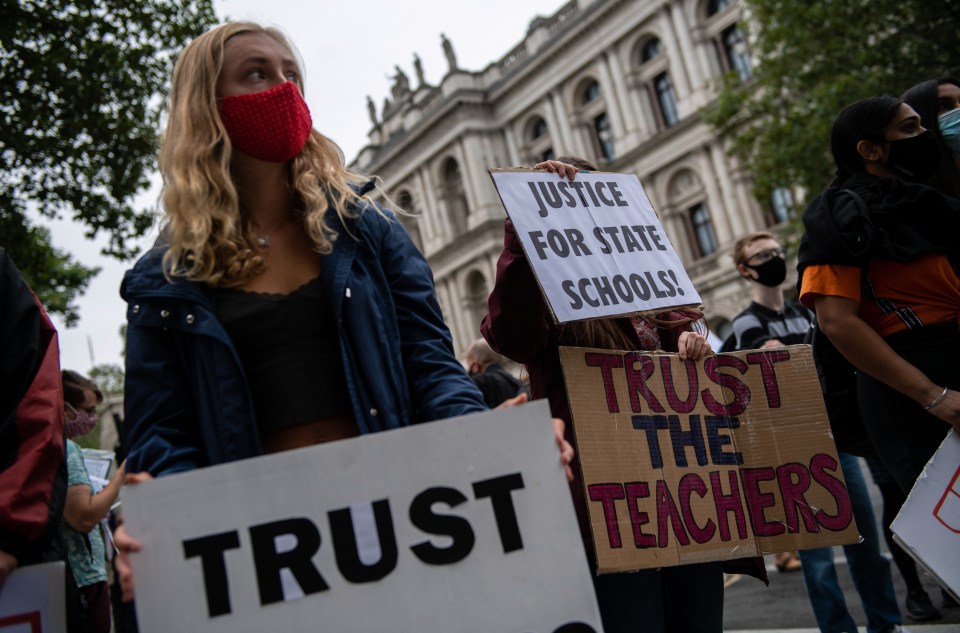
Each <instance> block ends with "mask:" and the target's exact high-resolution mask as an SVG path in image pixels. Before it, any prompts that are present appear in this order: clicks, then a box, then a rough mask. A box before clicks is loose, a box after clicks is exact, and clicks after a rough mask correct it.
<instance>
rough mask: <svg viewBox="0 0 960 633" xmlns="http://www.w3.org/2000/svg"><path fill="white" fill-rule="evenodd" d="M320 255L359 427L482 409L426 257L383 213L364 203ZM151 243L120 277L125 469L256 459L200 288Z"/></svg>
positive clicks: (229, 349)
mask: <svg viewBox="0 0 960 633" xmlns="http://www.w3.org/2000/svg"><path fill="white" fill-rule="evenodd" d="M328 222H329V223H330V225H331V226H333V227H335V228H336V229H337V231H338V233H339V237H338V239H337V240H336V241H335V242H334V247H333V252H332V253H331V254H329V255H327V256H326V257H325V259H324V277H323V291H324V295H325V297H326V300H327V301H330V302H331V304H332V305H333V308H334V314H335V317H336V321H337V323H338V324H339V336H340V346H341V354H342V358H343V368H344V372H345V375H346V381H347V387H348V389H349V391H350V400H351V402H352V404H353V412H354V417H355V419H356V421H357V425H358V426H359V428H360V433H361V434H365V433H375V432H377V431H384V430H388V429H395V428H399V427H403V426H408V425H410V424H414V423H417V422H426V421H430V420H438V419H442V418H448V417H453V416H458V415H463V414H467V413H474V412H477V411H484V410H486V406H485V405H484V403H483V398H482V396H481V395H480V392H479V391H478V390H477V388H476V387H475V386H474V385H473V382H472V381H471V380H470V378H469V377H468V376H467V374H466V372H465V371H464V369H463V367H462V366H461V365H460V363H459V361H457V359H456V357H455V356H454V353H453V344H452V341H451V338H450V332H449V331H448V330H447V327H446V325H445V324H444V322H443V315H442V314H441V311H440V306H439V304H438V303H437V299H436V294H435V291H434V286H433V275H432V273H431V271H430V268H429V266H428V265H427V262H426V261H425V260H424V259H423V257H422V256H421V255H420V252H419V251H418V250H417V249H416V247H415V246H414V245H413V243H412V242H411V241H410V238H409V236H408V235H407V232H406V231H405V230H404V228H403V226H402V225H401V224H400V222H398V221H397V220H396V218H393V217H392V216H391V217H390V218H389V219H387V218H384V217H383V216H382V215H380V214H379V213H376V212H375V210H373V209H370V208H367V209H365V210H364V211H362V212H360V214H359V217H358V218H357V219H356V220H350V221H348V225H349V229H346V228H345V227H344V226H343V224H342V223H341V222H340V221H339V218H337V216H336V215H335V214H334V213H333V212H331V213H330V215H328ZM163 253H164V249H162V248H155V249H154V250H152V251H150V252H149V253H147V254H146V255H144V256H143V258H141V260H140V261H139V262H137V264H136V265H135V266H134V268H133V269H132V270H130V271H128V272H127V274H126V275H125V276H124V279H123V284H122V285H121V288H120V294H121V296H122V297H123V298H124V299H125V300H126V301H127V320H128V325H127V346H126V384H125V387H124V435H125V437H124V440H125V442H126V444H127V446H128V450H129V454H128V457H127V462H128V463H127V472H137V471H147V472H150V473H151V474H153V475H155V476H160V475H165V474H171V473H175V472H181V471H185V470H191V469H194V468H200V467H203V466H207V465H212V464H220V463H224V462H230V461H234V460H238V459H244V458H248V457H253V456H256V455H259V454H261V452H262V451H261V446H260V439H259V434H258V431H257V424H256V420H255V417H254V410H253V402H252V400H251V398H250V392H249V389H248V388H247V383H246V378H245V376H244V372H243V368H242V366H241V364H240V360H239V357H238V355H237V352H236V349H235V348H234V346H233V344H232V343H231V341H230V338H229V337H228V335H227V333H226V331H225V330H224V328H223V327H222V326H221V324H220V323H219V321H217V318H216V311H215V305H214V302H215V293H214V290H213V288H211V287H210V286H208V285H206V284H204V283H200V282H195V281H187V280H184V279H182V278H175V279H174V280H173V281H168V280H167V279H166V278H165V277H164V275H163V271H162V268H161V259H162V257H163Z"/></svg>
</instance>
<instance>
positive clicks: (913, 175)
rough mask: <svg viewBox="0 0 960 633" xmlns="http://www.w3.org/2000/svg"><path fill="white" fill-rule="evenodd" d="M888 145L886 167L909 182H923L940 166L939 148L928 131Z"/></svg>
mask: <svg viewBox="0 0 960 633" xmlns="http://www.w3.org/2000/svg"><path fill="white" fill-rule="evenodd" d="M887 143H890V157H889V158H888V159H887V167H889V168H890V169H892V170H893V171H894V172H896V174H897V175H898V176H900V177H901V178H903V179H904V180H909V181H910V182H925V181H926V180H927V178H929V177H930V176H932V175H933V172H935V171H936V170H937V167H938V166H939V165H940V146H939V145H938V144H937V139H936V137H935V136H934V135H933V133H932V132H930V130H927V131H926V132H923V133H922V134H918V135H917V136H911V137H910V138H901V139H897V140H896V141H887Z"/></svg>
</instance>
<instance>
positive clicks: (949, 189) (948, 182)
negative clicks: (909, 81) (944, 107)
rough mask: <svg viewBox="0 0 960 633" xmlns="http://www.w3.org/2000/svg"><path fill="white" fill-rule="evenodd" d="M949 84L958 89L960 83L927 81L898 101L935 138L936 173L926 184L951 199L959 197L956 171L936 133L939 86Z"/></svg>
mask: <svg viewBox="0 0 960 633" xmlns="http://www.w3.org/2000/svg"><path fill="white" fill-rule="evenodd" d="M944 84H951V85H954V86H957V87H958V88H960V80H958V79H955V78H953V77H940V78H939V79H928V80H926V81H921V82H920V83H918V84H916V85H915V86H913V87H912V88H910V89H909V90H907V91H906V92H905V93H903V97H901V98H902V99H903V101H904V103H906V104H908V105H909V106H910V107H911V108H913V109H914V110H916V112H917V114H919V115H920V124H921V125H923V127H925V128H927V129H928V130H930V131H931V132H933V135H934V136H935V137H936V138H937V143H938V144H939V145H940V165H939V166H938V167H937V171H935V172H934V173H933V175H932V176H931V177H930V179H929V180H928V181H927V183H926V184H928V185H930V186H931V187H933V188H934V189H938V190H939V191H941V192H943V193H945V194H947V195H950V196H954V197H958V196H960V168H958V167H957V163H956V161H954V158H953V152H951V151H950V148H949V147H948V146H947V144H946V142H944V140H943V135H942V134H941V133H940V120H939V112H938V111H939V110H940V98H939V96H938V93H939V88H940V86H942V85H944Z"/></svg>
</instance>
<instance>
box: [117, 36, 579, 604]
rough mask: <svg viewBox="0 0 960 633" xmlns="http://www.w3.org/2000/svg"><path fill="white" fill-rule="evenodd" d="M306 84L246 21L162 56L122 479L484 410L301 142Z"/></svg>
mask: <svg viewBox="0 0 960 633" xmlns="http://www.w3.org/2000/svg"><path fill="white" fill-rule="evenodd" d="M302 90H303V78H302V72H301V67H300V63H299V62H298V61H297V57H296V55H295V53H294V51H293V47H292V46H291V45H290V43H289V42H288V41H287V40H286V39H285V38H284V37H283V36H282V35H281V34H280V33H279V32H277V31H276V30H273V29H270V28H263V27H261V26H259V25H256V24H252V23H246V22H238V23H229V24H225V25H222V26H219V27H217V28H214V29H213V30H211V31H209V32H207V33H205V34H204V35H201V36H200V37H198V38H197V39H196V40H194V41H193V42H192V43H191V44H190V45H188V46H187V48H186V49H185V50H184V51H183V53H182V54H181V56H180V59H179V60H178V62H177V65H176V68H175V70H174V75H173V85H172V91H171V94H170V112H169V118H168V124H167V130H166V133H165V135H164V138H163V144H162V149H161V153H160V171H161V173H162V175H163V179H164V191H163V208H164V212H165V217H166V221H167V225H166V229H165V234H166V237H167V241H168V243H169V246H168V247H167V248H165V249H164V248H158V249H155V250H154V251H152V252H150V253H148V254H147V255H146V256H144V257H143V259H141V260H140V261H139V262H138V263H137V265H136V266H135V267H134V269H133V270H131V271H129V272H128V273H127V275H126V277H125V278H124V281H123V285H122V288H121V294H122V295H123V297H124V299H126V301H127V302H128V310H127V318H128V322H129V325H128V328H127V359H126V361H127V362H126V365H127V366H126V387H125V400H124V406H125V422H124V424H125V432H126V439H127V440H128V445H129V453H128V457H127V470H128V472H131V473H137V472H138V471H139V472H141V473H144V474H139V475H131V476H130V478H128V482H130V481H131V480H132V481H136V480H140V479H143V478H145V477H147V476H154V477H159V476H163V475H167V474H171V473H176V472H181V471H187V470H191V469H195V468H202V467H204V466H208V465H211V464H219V463H223V462H229V461H233V460H238V459H243V458H247V457H252V456H256V455H260V454H262V453H272V452H277V451H283V450H288V449H293V448H298V447H304V446H309V445H312V444H317V443H320V442H328V441H333V440H339V439H343V438H348V437H353V436H356V435H362V434H365V433H374V432H377V431H383V430H387V429H395V428H398V427H403V426H407V425H410V424H413V423H416V422H423V421H428V420H436V419H440V418H447V417H451V416H457V415H463V414H467V413H472V412H477V411H483V410H485V409H486V406H485V405H484V403H483V399H482V398H481V396H480V393H479V392H478V391H477V389H476V387H474V386H473V383H472V382H471V380H470V378H469V377H468V376H467V374H466V373H465V372H464V370H463V368H462V366H461V365H460V363H459V362H458V361H457V359H456V358H455V357H454V353H453V348H452V344H451V339H450V334H449V332H448V330H447V328H446V326H445V325H444V323H443V318H442V315H441V312H440V307H439V305H438V303H437V300H436V296H435V293H434V287H433V279H432V275H431V273H430V269H429V268H428V266H427V263H426V262H425V261H424V259H423V257H422V256H421V255H420V253H419V252H418V251H417V249H416V248H415V247H414V246H413V244H412V242H411V241H410V238H409V236H408V235H407V233H406V232H405V231H404V229H403V227H402V226H401V224H400V223H399V222H398V221H396V219H395V218H394V217H393V216H392V215H391V213H390V212H389V211H386V210H384V209H382V208H381V207H379V206H377V205H376V204H375V203H373V201H372V200H371V199H370V198H369V193H370V192H371V191H372V190H373V189H374V185H373V183H372V182H367V181H365V179H363V178H360V177H358V176H357V175H355V174H353V173H351V172H349V171H348V170H347V169H346V168H345V167H344V161H343V155H342V154H341V152H340V150H339V148H338V147H337V146H336V145H335V144H334V143H333V142H332V141H331V140H330V139H328V138H326V137H325V136H323V135H322V134H320V133H319V132H317V131H316V130H314V129H313V127H312V122H311V118H310V112H309V110H308V108H307V105H306V103H305V102H304V100H303V97H302ZM568 448H569V447H568ZM568 461H569V457H568ZM117 540H118V544H119V545H121V546H123V548H124V549H125V550H126V551H131V550H135V549H136V548H137V547H138V544H137V543H136V542H135V541H134V540H133V539H132V538H130V536H129V535H127V534H126V533H125V532H123V531H121V533H120V535H119V536H118V539H117ZM118 567H119V568H120V572H121V578H122V580H123V581H124V589H125V594H126V597H127V598H128V599H129V598H130V597H132V585H131V583H130V581H131V577H130V570H129V566H128V565H126V564H123V563H121V564H120V565H118Z"/></svg>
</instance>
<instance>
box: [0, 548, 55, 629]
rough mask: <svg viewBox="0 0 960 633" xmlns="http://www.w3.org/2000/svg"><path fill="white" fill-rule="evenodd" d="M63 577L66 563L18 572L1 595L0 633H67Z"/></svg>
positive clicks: (24, 569) (17, 570)
mask: <svg viewBox="0 0 960 633" xmlns="http://www.w3.org/2000/svg"><path fill="white" fill-rule="evenodd" d="M63 574H64V563H63V562H56V563H43V564H41V565H28V566H27V567H21V568H19V569H16V570H14V572H13V573H12V574H10V576H8V577H7V581H6V582H5V583H4V585H3V590H2V591H0V633H60V632H61V631H66V630H67V619H66V612H65V610H64V605H65V603H64V592H63V589H64V579H63Z"/></svg>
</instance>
